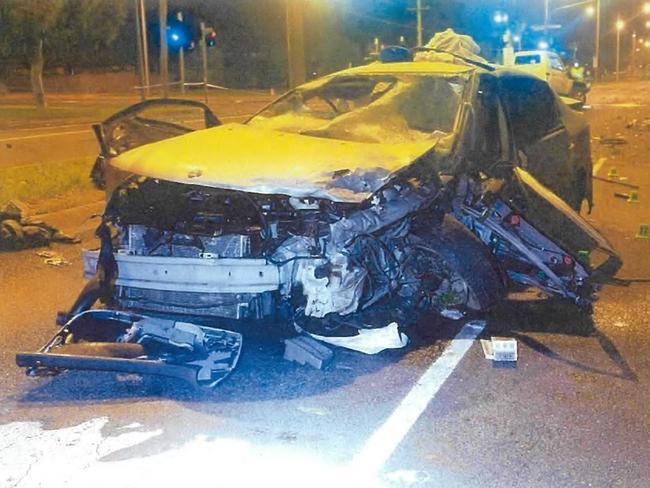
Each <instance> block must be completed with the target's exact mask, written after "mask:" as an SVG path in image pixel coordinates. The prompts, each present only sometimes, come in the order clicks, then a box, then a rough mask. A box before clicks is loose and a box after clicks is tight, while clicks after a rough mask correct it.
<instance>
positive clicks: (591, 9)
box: [544, 0, 650, 81]
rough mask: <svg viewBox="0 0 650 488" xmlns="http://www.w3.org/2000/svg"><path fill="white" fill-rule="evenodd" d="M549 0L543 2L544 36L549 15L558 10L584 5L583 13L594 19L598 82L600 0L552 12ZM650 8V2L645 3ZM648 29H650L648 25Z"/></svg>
mask: <svg viewBox="0 0 650 488" xmlns="http://www.w3.org/2000/svg"><path fill="white" fill-rule="evenodd" d="M549 2H550V0H544V33H545V36H548V29H549V24H548V22H549V17H550V14H551V13H553V12H556V11H558V10H566V9H569V8H574V7H580V6H583V5H586V7H585V13H586V14H587V15H588V16H589V17H593V16H595V17H596V26H595V27H596V32H595V34H594V57H593V62H592V65H593V68H594V81H598V70H599V68H600V2H601V0H582V1H577V2H574V3H570V4H568V5H562V6H560V7H557V8H554V9H553V10H550V9H549ZM646 3H647V4H648V5H649V8H650V2H646ZM648 28H650V23H649V26H648Z"/></svg>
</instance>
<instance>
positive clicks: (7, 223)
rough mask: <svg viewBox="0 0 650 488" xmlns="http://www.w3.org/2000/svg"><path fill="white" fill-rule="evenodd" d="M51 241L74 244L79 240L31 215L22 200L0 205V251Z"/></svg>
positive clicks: (37, 245) (40, 244) (36, 245)
mask: <svg viewBox="0 0 650 488" xmlns="http://www.w3.org/2000/svg"><path fill="white" fill-rule="evenodd" d="M51 242H63V243H68V244H76V243H78V242H80V241H79V239H78V238H77V237H73V236H69V235H67V234H64V233H63V232H61V231H60V230H59V229H57V228H56V227H54V226H52V225H50V224H47V223H45V222H43V221H42V220H38V219H35V218H34V217H32V216H31V210H30V208H29V206H28V205H27V204H25V203H23V202H20V201H17V200H11V201H9V202H8V203H6V204H4V205H3V206H2V207H0V251H17V250H20V249H26V248H30V247H40V246H47V245H49V244H50V243H51Z"/></svg>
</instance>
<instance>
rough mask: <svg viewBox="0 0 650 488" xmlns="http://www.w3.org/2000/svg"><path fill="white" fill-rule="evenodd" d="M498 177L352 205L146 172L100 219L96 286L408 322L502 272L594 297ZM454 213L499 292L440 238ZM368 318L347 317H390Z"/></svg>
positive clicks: (322, 315) (308, 319)
mask: <svg viewBox="0 0 650 488" xmlns="http://www.w3.org/2000/svg"><path fill="white" fill-rule="evenodd" d="M494 181H495V180H489V181H486V182H482V183H481V182H477V181H476V180H472V179H470V178H468V177H466V176H465V177H462V178H458V179H453V180H452V181H449V182H447V184H443V183H442V182H441V181H438V180H434V179H432V180H431V181H428V182H427V181H423V180H422V179H418V180H414V179H413V180H402V181H399V182H396V181H395V182H393V183H392V184H390V185H388V186H386V187H385V188H383V189H382V190H381V191H379V192H377V193H376V194H375V195H374V196H373V197H372V198H371V199H369V200H368V201H367V202H364V203H363V204H359V205H357V204H350V203H340V202H333V201H330V200H322V199H321V200H319V199H311V198H296V197H291V196H285V195H265V194H251V193H244V192H238V191H233V190H222V189H213V188H205V187H200V186H194V187H193V186H189V185H184V184H178V183H173V182H168V181H163V180H155V179H148V178H140V179H138V180H134V181H131V182H129V183H127V184H125V185H123V187H122V188H120V189H119V190H118V191H117V192H115V193H114V197H113V199H112V200H111V202H110V203H109V205H108V207H107V212H106V215H105V217H104V223H103V226H105V230H106V233H107V237H106V238H104V240H103V244H102V246H103V248H105V250H106V251H109V250H110V252H105V253H104V255H105V256H108V258H107V259H104V260H103V261H102V259H101V257H100V256H101V253H100V252H94V253H93V252H88V253H86V261H87V263H86V264H87V265H86V273H87V275H88V277H89V278H90V277H91V276H93V275H94V274H95V270H96V269H97V261H99V267H100V268H102V270H103V273H102V274H103V275H104V276H106V277H111V280H107V279H105V280H104V283H103V285H102V288H103V291H102V297H103V298H104V299H105V301H106V302H107V303H108V304H109V305H110V306H114V307H117V308H119V309H125V310H137V311H141V312H155V313H163V314H183V315H190V316H209V317H219V318H222V319H235V320H264V321H268V320H280V321H285V322H286V321H289V322H291V323H295V324H305V323H307V324H309V325H310V326H311V327H315V328H316V332H320V331H322V329H325V330H330V331H331V330H333V329H334V328H335V327H336V324H341V323H345V322H346V320H345V319H342V318H343V317H350V318H351V317H352V316H354V315H355V314H361V315H363V312H364V311H367V310H369V309H372V308H373V307H375V306H378V305H381V304H387V303H390V306H387V307H386V309H387V310H390V311H392V312H391V313H392V316H386V317H385V319H384V320H385V323H388V322H389V321H392V320H397V321H398V322H399V323H400V324H403V325H406V324H407V323H409V322H410V321H413V320H415V318H416V315H417V313H416V311H417V310H427V311H439V310H441V309H443V308H445V307H450V306H451V307H467V308H471V309H477V310H482V309H486V308H489V307H490V306H491V305H492V304H493V303H494V302H495V301H496V300H497V297H500V296H501V295H502V293H503V291H504V289H505V284H504V282H503V276H502V273H503V272H505V273H507V275H508V276H509V278H510V279H511V280H512V281H514V282H517V283H521V284H523V285H533V286H536V287H538V288H540V289H542V290H545V291H547V292H549V293H552V294H556V295H559V296H562V297H564V298H567V299H569V300H572V301H574V302H575V303H577V304H579V305H588V304H589V303H590V302H591V299H592V297H591V295H592V291H593V289H592V288H593V287H592V284H591V283H590V282H589V280H588V277H589V272H588V270H587V267H586V265H585V263H583V262H581V261H580V260H579V257H577V256H574V255H573V254H572V253H571V252H569V251H567V250H565V249H563V248H562V247H560V246H559V245H558V244H556V243H555V242H554V241H552V240H551V239H549V238H548V237H546V236H545V235H544V234H542V233H541V232H539V231H538V230H537V229H536V228H535V227H534V226H533V225H531V224H530V223H529V222H527V220H526V218H525V216H524V215H522V214H521V213H519V212H517V211H516V210H515V209H513V207H512V205H509V204H508V203H506V202H505V201H503V200H502V199H501V198H500V197H499V196H498V194H497V193H496V192H495V191H494V189H493V188H492V189H490V188H489V185H490V184H493V183H494ZM446 206H451V210H452V215H453V216H454V217H455V218H454V217H451V216H450V215H448V216H447V217H445V208H446ZM454 220H457V221H458V222H461V223H462V224H463V225H464V226H465V228H466V229H467V230H468V231H471V232H472V233H473V234H474V235H475V236H476V238H478V239H473V240H470V242H472V243H473V244H474V245H475V246H476V247H477V249H478V248H479V247H481V248H483V250H482V251H480V252H481V254H480V256H475V257H474V258H476V257H480V258H485V257H486V256H485V255H484V253H485V252H486V251H487V253H488V254H489V256H488V257H487V261H488V262H492V263H493V264H494V265H493V266H492V269H491V270H490V271H491V272H490V271H488V272H487V273H488V274H489V275H490V276H489V278H487V279H489V282H487V283H484V285H485V284H487V285H488V286H492V287H493V288H494V290H493V291H492V292H490V293H486V291H485V290H479V289H477V288H478V286H477V285H476V284H473V283H472V282H471V279H472V277H471V276H467V275H466V276H463V271H462V266H461V267H460V268H459V267H458V266H454V264H453V263H451V262H450V261H449V260H448V259H447V258H446V253H445V249H441V243H440V242H439V240H437V237H436V234H437V230H439V229H441V228H442V227H444V226H449V225H454V224H456V225H457V222H454ZM467 234H468V235H469V232H467ZM468 235H465V236H462V237H464V238H465V239H469V238H471V236H468ZM108 236H110V237H108ZM481 243H482V244H483V245H482V246H481ZM453 245H455V243H452V242H450V243H448V246H453ZM443 247H444V246H443ZM474 252H475V253H476V252H479V251H474ZM490 256H491V257H490ZM465 259H469V258H467V257H466V258H465ZM113 278H114V279H113ZM80 311H81V310H75V311H74V312H75V313H78V312H80ZM395 315H396V316H395ZM312 319H320V323H318V321H314V320H312ZM367 320H368V319H367V318H365V317H364V318H362V319H359V318H358V317H355V318H354V319H353V320H349V321H347V322H348V323H349V324H356V326H357V327H373V326H380V325H385V323H384V324H377V323H366V321H367ZM308 328H309V326H308Z"/></svg>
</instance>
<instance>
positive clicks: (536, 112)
mask: <svg viewBox="0 0 650 488" xmlns="http://www.w3.org/2000/svg"><path fill="white" fill-rule="evenodd" d="M500 92H501V99H502V100H503V102H504V106H505V109H506V112H507V114H508V119H509V121H510V125H511V129H512V135H513V139H514V143H515V147H516V148H517V150H518V152H519V155H520V158H519V159H520V164H521V166H522V167H524V168H525V169H526V170H527V171H528V172H530V173H531V174H532V175H533V176H534V177H535V178H536V179H537V180H538V181H539V182H540V183H542V184H543V185H544V186H546V187H548V188H550V189H551V190H552V191H553V192H554V193H556V194H557V195H558V196H560V197H561V198H562V199H563V200H565V201H567V200H568V199H569V198H570V196H571V194H572V185H573V182H574V179H575V175H574V168H573V167H572V164H571V161H572V160H571V149H570V146H571V140H570V136H569V133H568V131H567V128H566V127H565V126H564V124H563V122H562V118H561V114H560V110H559V107H558V104H557V100H556V97H555V95H554V94H553V92H552V90H551V89H550V87H549V85H548V84H547V83H545V82H543V81H541V80H539V79H537V78H534V77H530V76H525V75H518V74H508V75H504V76H502V77H500Z"/></svg>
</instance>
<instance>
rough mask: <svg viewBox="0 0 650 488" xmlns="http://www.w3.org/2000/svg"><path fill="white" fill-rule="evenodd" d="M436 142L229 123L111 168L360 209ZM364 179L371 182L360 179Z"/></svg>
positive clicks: (139, 152)
mask: <svg viewBox="0 0 650 488" xmlns="http://www.w3.org/2000/svg"><path fill="white" fill-rule="evenodd" d="M439 139H440V137H438V138H432V139H428V140H426V141H421V142H408V143H396V144H385V143H384V144H377V143H364V142H351V141H342V140H339V139H327V138H319V137H310V136H305V135H300V134H293V133H288V132H280V131H275V130H270V129H263V128H258V127H251V126H247V125H243V124H235V123H232V124H225V125H221V126H218V127H213V128H210V129H205V130H200V131H196V132H191V133H188V134H184V135H182V136H178V137H174V138H171V139H166V140H163V141H160V142H155V143H152V144H147V145H144V146H140V147H138V148H135V149H132V150H130V151H127V152H125V153H122V154H120V155H119V156H117V157H115V158H114V159H113V160H112V161H111V165H112V166H113V167H114V168H116V169H118V170H121V171H124V172H127V173H133V174H137V175H142V176H148V177H152V178H160V179H164V180H169V181H176V182H180V183H188V184H196V185H203V186H209V187H215V188H224V189H234V190H241V191H249V192H255V193H265V194H272V193H279V194H289V195H292V196H298V197H310V196H311V197H323V198H330V199H332V200H335V201H344V202H360V201H363V200H365V199H366V198H367V197H368V196H369V195H370V194H372V193H373V192H374V191H376V190H377V189H379V188H380V187H381V186H383V184H384V183H385V182H386V181H387V180H388V179H389V178H390V175H391V174H392V173H394V172H396V171H398V170H400V169H402V168H404V167H406V166H408V165H409V164H411V163H412V162H413V161H415V160H416V159H417V158H419V157H420V156H422V155H423V154H424V153H426V152H427V151H429V150H430V149H431V148H432V147H433V146H434V145H435V143H436V142H437V141H438V140H439ZM346 174H353V175H357V176H358V177H359V178H360V181H361V184H362V186H363V185H366V187H363V188H362V189H361V190H359V189H358V188H357V189H355V190H353V189H351V188H346V185H342V184H338V183H337V182H336V179H337V178H339V176H340V175H346ZM364 175H372V176H371V177H368V178H367V179H366V180H364Z"/></svg>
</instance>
